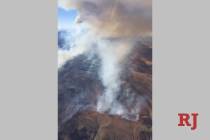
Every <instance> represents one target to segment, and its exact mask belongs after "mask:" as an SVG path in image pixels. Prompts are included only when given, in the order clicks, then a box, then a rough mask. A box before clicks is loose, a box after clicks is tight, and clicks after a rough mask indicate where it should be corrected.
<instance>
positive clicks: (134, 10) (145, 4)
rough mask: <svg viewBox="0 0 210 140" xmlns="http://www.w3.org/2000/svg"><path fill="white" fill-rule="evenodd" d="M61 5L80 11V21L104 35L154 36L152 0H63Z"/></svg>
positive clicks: (78, 20) (78, 19) (60, 2)
mask: <svg viewBox="0 0 210 140" xmlns="http://www.w3.org/2000/svg"><path fill="white" fill-rule="evenodd" d="M59 5H60V6H61V7H64V8H65V9H68V8H76V9H78V10H79V16H78V18H77V22H79V23H81V22H87V23H88V24H89V25H91V27H93V30H95V31H96V33H98V34H100V35H103V36H107V37H110V36H112V37H113V36H114V37H119V36H120V37H122V36H126V37H130V36H139V35H144V34H150V33H151V30H152V9H151V0H60V1H59Z"/></svg>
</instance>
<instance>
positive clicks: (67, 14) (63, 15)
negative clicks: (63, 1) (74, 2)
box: [58, 7, 77, 29]
mask: <svg viewBox="0 0 210 140" xmlns="http://www.w3.org/2000/svg"><path fill="white" fill-rule="evenodd" d="M76 16H77V11H76V10H64V9H62V8H59V7H58V29H69V28H71V25H72V24H73V22H74V21H75V18H76Z"/></svg>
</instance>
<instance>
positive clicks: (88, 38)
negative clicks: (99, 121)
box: [59, 0, 152, 116]
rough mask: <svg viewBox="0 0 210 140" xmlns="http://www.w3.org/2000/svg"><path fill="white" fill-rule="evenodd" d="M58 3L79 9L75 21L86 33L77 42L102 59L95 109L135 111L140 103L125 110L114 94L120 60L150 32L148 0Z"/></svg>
mask: <svg viewBox="0 0 210 140" xmlns="http://www.w3.org/2000/svg"><path fill="white" fill-rule="evenodd" d="M59 6H60V7H63V8H64V9H67V10H68V9H71V8H75V9H77V10H78V12H79V15H78V17H77V20H76V22H77V23H81V25H82V26H83V27H85V28H86V29H87V28H88V31H89V33H87V34H84V35H83V38H82V40H79V42H80V43H78V44H77V45H82V46H91V47H92V48H94V49H96V53H97V54H98V56H99V57H100V59H101V69H100V72H99V76H100V78H101V81H102V82H103V85H104V87H105V91H104V93H103V95H102V96H100V97H99V99H98V103H97V111H99V112H108V113H110V114H117V115H122V116H126V115H127V114H132V113H133V115H136V114H138V113H139V111H140V108H139V106H140V105H139V104H141V103H139V104H137V105H136V106H134V110H132V111H130V112H129V113H128V110H127V109H126V108H125V107H124V106H123V105H122V104H121V103H120V102H119V101H118V100H117V97H118V95H119V92H120V86H121V81H120V76H121V70H122V65H123V61H124V60H125V58H126V57H127V56H128V54H129V50H130V49H131V48H132V46H133V45H132V44H133V42H134V41H135V38H140V37H142V36H147V35H150V34H151V30H152V9H151V0H59ZM84 25H85V26H84ZM113 40H114V41H113ZM93 44H94V45H93ZM91 47H89V48H91ZM130 98H132V97H130Z"/></svg>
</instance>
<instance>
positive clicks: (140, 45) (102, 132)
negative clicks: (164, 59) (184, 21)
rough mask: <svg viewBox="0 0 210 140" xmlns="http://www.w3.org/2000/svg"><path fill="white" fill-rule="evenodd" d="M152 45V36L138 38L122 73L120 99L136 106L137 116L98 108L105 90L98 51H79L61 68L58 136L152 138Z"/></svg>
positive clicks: (64, 139) (67, 139) (77, 139)
mask: <svg viewBox="0 0 210 140" xmlns="http://www.w3.org/2000/svg"><path fill="white" fill-rule="evenodd" d="M151 46H152V44H151V40H150V39H149V40H146V41H139V42H137V43H136V45H135V47H134V48H133V49H132V51H131V53H130V55H128V57H127V58H126V61H125V62H124V63H125V64H124V67H123V72H122V73H123V74H122V76H121V81H122V85H121V87H120V94H119V97H117V99H118V101H119V102H121V103H122V104H124V105H125V106H126V107H127V109H128V110H132V109H133V107H134V106H135V108H136V107H137V108H138V109H139V112H138V114H137V117H138V118H137V119H136V115H135V116H133V114H128V116H127V117H123V116H116V115H110V114H107V113H106V112H105V113H99V112H97V111H96V109H95V108H96V103H97V97H98V96H99V95H101V94H102V93H103V90H104V87H103V84H102V83H101V80H100V78H99V77H98V69H99V67H100V59H99V58H98V56H97V55H96V54H92V55H90V54H88V53H86V54H83V55H79V56H77V57H75V58H74V59H71V60H69V61H67V62H66V63H65V65H63V66H62V67H61V68H60V69H59V73H58V103H59V110H58V111H59V112H58V114H59V116H58V119H59V120H58V123H59V130H58V135H59V140H151V139H152V47H151ZM128 89H129V92H126V91H127V90H128ZM139 99H140V100H139ZM139 102H140V103H139Z"/></svg>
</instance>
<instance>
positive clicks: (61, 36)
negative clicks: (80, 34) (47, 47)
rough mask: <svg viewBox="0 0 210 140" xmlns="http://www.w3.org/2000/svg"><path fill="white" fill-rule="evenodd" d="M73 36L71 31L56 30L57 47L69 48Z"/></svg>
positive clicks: (71, 44)
mask: <svg viewBox="0 0 210 140" xmlns="http://www.w3.org/2000/svg"><path fill="white" fill-rule="evenodd" d="M74 41H75V39H74V36H73V35H72V33H71V31H67V30H60V31H58V48H59V49H63V50H69V49H70V48H71V47H73V46H74Z"/></svg>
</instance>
